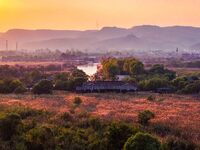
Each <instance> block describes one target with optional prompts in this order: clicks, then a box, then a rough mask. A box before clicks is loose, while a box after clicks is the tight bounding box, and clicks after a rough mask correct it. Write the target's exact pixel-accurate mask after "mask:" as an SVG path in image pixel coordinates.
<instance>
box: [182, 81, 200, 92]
mask: <svg viewBox="0 0 200 150" xmlns="http://www.w3.org/2000/svg"><path fill="white" fill-rule="evenodd" d="M199 92H200V81H196V82H195V83H191V84H188V85H187V86H186V87H185V88H184V89H183V90H182V93H184V94H198V93H199Z"/></svg>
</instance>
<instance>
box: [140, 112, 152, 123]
mask: <svg viewBox="0 0 200 150" xmlns="http://www.w3.org/2000/svg"><path fill="white" fill-rule="evenodd" d="M154 117H155V114H154V113H153V112H151V111H149V110H144V111H142V112H139V114H138V121H139V123H140V124H142V125H148V124H149V120H150V119H153V118H154Z"/></svg>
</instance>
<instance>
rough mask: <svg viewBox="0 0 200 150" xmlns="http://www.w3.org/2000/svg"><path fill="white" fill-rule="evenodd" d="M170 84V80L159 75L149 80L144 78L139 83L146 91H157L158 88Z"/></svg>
mask: <svg viewBox="0 0 200 150" xmlns="http://www.w3.org/2000/svg"><path fill="white" fill-rule="evenodd" d="M168 86H169V81H167V80H166V79H162V78H158V77H157V78H152V79H149V80H144V81H141V82H140V83H139V87H140V89H142V90H146V91H155V90H157V89H158V88H162V87H168Z"/></svg>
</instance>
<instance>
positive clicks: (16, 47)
mask: <svg viewBox="0 0 200 150" xmlns="http://www.w3.org/2000/svg"><path fill="white" fill-rule="evenodd" d="M17 50H18V42H16V51H17Z"/></svg>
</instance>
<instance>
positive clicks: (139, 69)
mask: <svg viewBox="0 0 200 150" xmlns="http://www.w3.org/2000/svg"><path fill="white" fill-rule="evenodd" d="M142 73H144V65H143V63H142V62H139V61H136V62H131V64H130V74H131V75H138V74H142Z"/></svg>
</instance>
